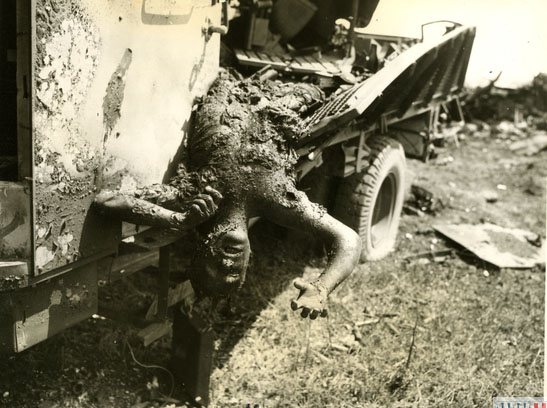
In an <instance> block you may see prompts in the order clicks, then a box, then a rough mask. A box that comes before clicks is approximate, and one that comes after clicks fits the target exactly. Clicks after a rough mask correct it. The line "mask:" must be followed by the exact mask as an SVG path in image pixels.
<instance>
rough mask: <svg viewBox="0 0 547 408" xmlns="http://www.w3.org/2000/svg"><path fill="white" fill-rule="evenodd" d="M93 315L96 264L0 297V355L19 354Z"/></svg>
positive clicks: (2, 294) (95, 310)
mask: <svg viewBox="0 0 547 408" xmlns="http://www.w3.org/2000/svg"><path fill="white" fill-rule="evenodd" d="M96 312H97V263H96V262H93V263H90V264H88V265H87V266H85V267H82V268H80V269H78V270H75V271H72V272H71V273H68V274H66V275H65V276H62V277H57V278H54V279H51V280H50V281H49V282H46V283H42V284H40V285H36V286H32V287H28V288H25V289H21V290H18V291H11V292H4V293H0V351H1V352H14V351H15V352H21V351H23V350H26V349H27V348H29V347H31V346H33V345H35V344H37V343H39V342H41V341H43V340H45V339H47V338H49V337H51V336H53V335H55V334H57V333H59V332H60V331H62V330H64V329H66V328H68V327H70V326H72V325H73V324H75V323H78V322H80V321H82V320H84V319H86V318H88V317H90V316H91V315H92V314H94V313H96Z"/></svg>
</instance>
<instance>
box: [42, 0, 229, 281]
mask: <svg viewBox="0 0 547 408" xmlns="http://www.w3.org/2000/svg"><path fill="white" fill-rule="evenodd" d="M211 4H212V2H210V1H203V0H192V1H187V2H170V1H167V2H166V1H160V0H146V1H135V2H111V1H106V0H101V1H95V0H72V1H71V7H65V4H64V2H62V1H60V0H51V1H50V0H47V1H46V0H37V1H36V13H37V15H36V19H35V21H36V36H37V41H36V44H37V48H36V56H35V67H34V71H33V72H34V75H35V82H34V87H33V88H34V89H35V98H34V104H35V109H34V122H33V130H34V133H33V135H34V151H33V153H34V182H35V190H34V191H35V196H34V201H35V210H36V221H35V234H36V245H35V250H36V258H37V259H36V268H35V273H36V274H37V275H39V274H42V273H46V272H48V271H49V270H52V269H55V268H57V267H60V266H63V265H66V264H69V263H71V262H74V261H75V260H77V259H79V258H82V257H87V256H90V255H93V254H94V253H97V252H99V251H102V250H105V249H108V248H113V249H114V248H115V246H116V243H117V241H118V239H119V235H120V226H119V224H118V223H115V222H112V221H107V220H104V219H101V218H100V217H97V216H96V214H94V213H93V211H89V208H90V204H91V203H92V201H93V199H94V196H95V193H96V192H97V191H98V190H100V189H101V188H109V189H117V190H121V191H125V192H132V191H133V190H134V189H135V188H137V187H140V186H144V185H149V184H152V183H160V182H162V181H164V180H166V179H167V178H168V177H169V175H170V174H169V173H170V172H171V171H172V169H171V164H172V163H174V162H175V161H176V157H175V156H176V155H177V154H180V153H181V152H182V151H183V150H184V139H185V137H186V133H187V131H188V130H189V127H190V126H189V120H190V114H191V107H192V104H193V101H194V98H195V97H197V96H200V95H202V94H203V93H205V91H206V90H207V88H208V86H209V84H210V83H211V82H212V80H213V79H214V78H215V76H216V73H217V68H218V52H219V35H218V34H213V35H212V36H206V35H205V33H204V32H203V31H202V27H208V26H209V25H210V24H211V22H212V23H213V24H215V25H218V23H219V22H220V7H221V6H220V4H217V5H215V6H211ZM206 37H207V38H206Z"/></svg>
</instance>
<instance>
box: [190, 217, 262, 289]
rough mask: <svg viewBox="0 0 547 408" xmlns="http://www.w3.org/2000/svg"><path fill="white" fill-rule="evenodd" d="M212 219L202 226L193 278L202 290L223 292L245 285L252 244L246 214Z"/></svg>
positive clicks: (197, 287) (197, 286)
mask: <svg viewBox="0 0 547 408" xmlns="http://www.w3.org/2000/svg"><path fill="white" fill-rule="evenodd" d="M212 221H213V222H209V223H208V224H207V225H204V226H203V228H200V231H199V233H200V235H201V237H202V238H201V239H200V242H199V243H198V249H197V251H196V253H195V255H194V259H193V262H192V264H193V265H192V266H193V267H192V268H191V269H192V277H191V280H192V284H193V286H194V287H195V288H196V289H198V290H199V291H201V292H204V293H205V294H207V295H210V296H223V295H228V294H230V293H233V292H234V291H235V290H237V289H239V288H240V287H241V286H242V285H243V283H244V281H245V275H246V272H247V267H248V266H249V258H250V255H251V247H250V244H249V237H248V235H247V220H246V218H245V217H240V216H234V214H230V215H228V216H226V217H221V218H220V219H219V218H217V217H215V219H214V220H212Z"/></svg>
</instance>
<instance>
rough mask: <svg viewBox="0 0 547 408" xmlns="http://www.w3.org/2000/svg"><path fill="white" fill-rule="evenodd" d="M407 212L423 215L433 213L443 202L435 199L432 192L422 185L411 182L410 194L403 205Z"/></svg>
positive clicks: (442, 205)
mask: <svg viewBox="0 0 547 408" xmlns="http://www.w3.org/2000/svg"><path fill="white" fill-rule="evenodd" d="M403 208H404V210H405V212H406V213H407V214H412V215H418V216H420V217H421V216H423V215H424V214H433V215H435V214H436V213H437V212H438V211H439V210H440V209H442V208H444V204H443V202H442V201H441V200H440V199H436V198H435V196H434V195H433V193H432V192H431V191H429V190H427V189H425V188H423V187H420V186H418V185H415V184H413V185H412V186H411V187H410V196H409V199H408V200H407V201H406V203H405V205H404V207H403Z"/></svg>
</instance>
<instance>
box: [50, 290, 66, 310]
mask: <svg viewBox="0 0 547 408" xmlns="http://www.w3.org/2000/svg"><path fill="white" fill-rule="evenodd" d="M62 299H63V294H62V292H61V291H60V290H54V291H53V292H51V296H50V297H49V303H50V305H49V307H51V306H57V305H60V304H61V300H62Z"/></svg>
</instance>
